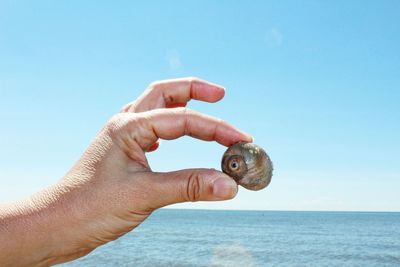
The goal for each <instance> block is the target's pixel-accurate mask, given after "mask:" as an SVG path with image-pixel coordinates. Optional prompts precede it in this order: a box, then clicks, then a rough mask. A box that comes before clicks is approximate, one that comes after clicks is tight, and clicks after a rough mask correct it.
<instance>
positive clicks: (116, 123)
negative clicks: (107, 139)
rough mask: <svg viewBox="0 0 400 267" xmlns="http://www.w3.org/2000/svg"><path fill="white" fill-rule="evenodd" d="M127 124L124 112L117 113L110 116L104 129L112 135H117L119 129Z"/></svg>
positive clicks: (119, 131)
mask: <svg viewBox="0 0 400 267" xmlns="http://www.w3.org/2000/svg"><path fill="white" fill-rule="evenodd" d="M126 124H127V120H126V117H125V116H124V113H118V114H115V115H114V116H112V117H111V119H109V120H108V122H107V123H106V126H105V128H106V131H107V133H108V134H109V135H110V136H111V137H112V138H114V137H117V136H118V135H120V133H121V131H122V130H123V129H124V128H125V126H126Z"/></svg>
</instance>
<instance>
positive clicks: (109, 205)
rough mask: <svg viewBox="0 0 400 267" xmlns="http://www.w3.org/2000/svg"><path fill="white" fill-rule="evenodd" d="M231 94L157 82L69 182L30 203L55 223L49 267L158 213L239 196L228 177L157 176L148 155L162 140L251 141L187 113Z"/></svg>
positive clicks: (199, 84)
mask: <svg viewBox="0 0 400 267" xmlns="http://www.w3.org/2000/svg"><path fill="white" fill-rule="evenodd" d="M223 96H224V89H223V88H222V87H220V86H218V85H215V84H211V83H209V82H206V81H202V80H199V79H193V78H187V79H177V80H166V81H161V82H156V83H153V84H151V85H150V86H149V87H148V89H147V90H146V91H145V92H144V93H143V94H142V95H141V96H140V97H139V98H138V99H137V100H136V101H134V102H132V103H130V104H128V105H126V106H125V107H124V108H123V109H122V111H121V113H119V114H117V115H115V116H114V117H113V118H112V119H111V120H110V121H109V122H108V123H107V124H106V125H105V127H104V128H103V129H102V130H101V132H100V133H99V134H98V136H97V137H96V138H95V140H94V141H93V143H92V144H91V145H90V146H89V148H88V149H87V151H86V152H85V153H84V155H83V156H82V158H81V159H80V160H79V161H78V162H77V163H76V165H75V166H74V167H73V168H72V169H71V170H70V171H69V172H68V174H67V175H66V176H65V177H64V178H63V179H62V180H61V181H60V182H59V183H58V184H57V185H56V186H54V187H51V188H49V189H47V190H45V191H44V192H41V193H39V194H37V195H35V196H34V197H33V198H32V199H31V200H30V201H31V203H36V204H35V205H36V206H38V207H43V208H41V209H39V210H40V211H38V212H37V213H38V214H40V216H39V217H41V218H43V217H45V218H46V217H47V218H51V219H47V220H45V223H44V225H45V227H46V230H45V231H47V232H48V233H49V234H50V235H52V240H53V241H54V242H52V243H51V246H50V247H49V249H50V251H51V252H49V253H48V254H47V255H46V262H47V263H58V262H64V261H68V260H72V259H75V258H78V257H81V256H83V255H85V254H87V253H89V252H90V251H92V250H93V249H95V248H96V247H98V246H100V245H102V244H104V243H107V242H109V241H111V240H114V239H116V238H118V237H120V236H121V235H123V234H125V233H127V232H129V231H131V230H132V229H134V228H135V227H136V226H138V225H139V224H140V223H141V222H143V220H145V219H146V218H147V217H148V216H149V215H150V214H151V212H152V211H154V210H155V209H157V208H160V207H163V206H166V205H169V204H173V203H178V202H186V201H199V200H226V199H231V198H233V197H234V196H235V195H236V192H237V185H236V183H235V182H234V181H233V179H231V178H230V177H228V176H227V175H225V174H224V173H222V172H219V171H216V170H213V169H188V170H180V171H174V172H168V173H160V172H153V171H152V170H151V168H150V166H149V164H148V162H147V159H146V155H145V152H149V151H154V150H155V149H157V147H158V140H159V139H166V140H172V139H176V138H179V137H181V136H183V135H189V136H192V137H194V138H198V139H202V140H206V141H217V142H218V143H220V144H222V145H225V146H230V145H232V144H234V143H236V142H239V141H247V142H251V141H252V138H251V137H250V136H249V135H247V134H245V133H243V132H241V131H239V130H237V129H235V128H234V127H232V126H231V125H229V124H228V123H226V122H224V121H222V120H220V119H217V118H213V117H210V116H206V115H203V114H201V113H198V112H195V111H192V110H190V109H187V108H185V106H186V104H187V103H188V102H189V101H190V100H191V99H196V100H201V101H206V102H216V101H218V100H220V99H221V98H223ZM44 214H46V215H44ZM38 220H41V221H40V222H41V224H43V220H42V219H38ZM61 241H62V242H61ZM48 246H49V245H48ZM42 249H43V247H42Z"/></svg>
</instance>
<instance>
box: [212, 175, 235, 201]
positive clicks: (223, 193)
mask: <svg viewBox="0 0 400 267" xmlns="http://www.w3.org/2000/svg"><path fill="white" fill-rule="evenodd" d="M236 193H237V184H236V182H235V181H234V180H233V179H232V178H229V177H220V178H218V179H216V180H215V181H214V184H213V195H214V196H215V197H216V198H218V199H230V198H233V197H234V196H235V195H236Z"/></svg>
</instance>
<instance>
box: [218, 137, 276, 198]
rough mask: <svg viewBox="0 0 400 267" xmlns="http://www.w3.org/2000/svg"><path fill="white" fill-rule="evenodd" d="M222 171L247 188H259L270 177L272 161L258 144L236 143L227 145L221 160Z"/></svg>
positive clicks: (266, 183)
mask: <svg viewBox="0 0 400 267" xmlns="http://www.w3.org/2000/svg"><path fill="white" fill-rule="evenodd" d="M221 168H222V171H223V172H224V173H226V174H227V175H229V176H230V177H232V178H233V179H234V180H235V181H236V182H237V183H238V184H239V185H241V186H243V187H244V188H247V189H249V190H255V191H256V190H261V189H263V188H265V187H267V186H268V184H269V183H270V182H271V178H272V170H273V166H272V162H271V160H270V158H269V156H268V155H267V153H266V152H265V150H264V149H262V148H261V147H260V146H258V145H255V144H253V143H244V142H241V143H237V144H234V145H233V146H231V147H229V148H228V149H227V150H226V151H225V153H224V155H223V157H222V162H221Z"/></svg>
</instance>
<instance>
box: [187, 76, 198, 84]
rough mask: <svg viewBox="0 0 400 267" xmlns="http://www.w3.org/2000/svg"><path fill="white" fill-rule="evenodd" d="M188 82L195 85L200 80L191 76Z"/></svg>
mask: <svg viewBox="0 0 400 267" xmlns="http://www.w3.org/2000/svg"><path fill="white" fill-rule="evenodd" d="M187 80H188V81H189V82H190V83H193V82H198V81H200V78H198V77H195V76H190V77H187Z"/></svg>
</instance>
